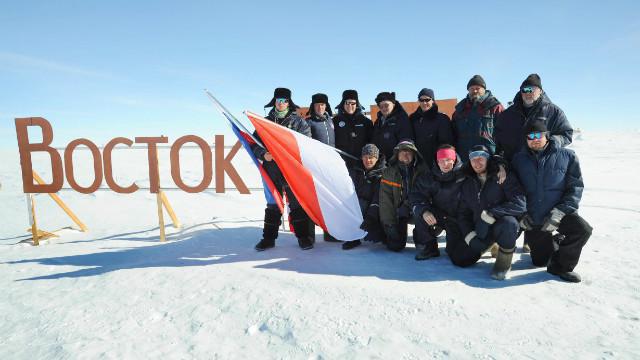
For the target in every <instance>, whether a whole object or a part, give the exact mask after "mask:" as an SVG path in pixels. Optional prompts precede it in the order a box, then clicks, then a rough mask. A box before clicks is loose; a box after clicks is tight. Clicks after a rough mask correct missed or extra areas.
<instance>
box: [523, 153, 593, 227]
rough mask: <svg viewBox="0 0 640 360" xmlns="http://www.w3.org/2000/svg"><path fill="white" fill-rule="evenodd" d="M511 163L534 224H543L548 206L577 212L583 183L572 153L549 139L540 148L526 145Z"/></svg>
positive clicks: (570, 212) (576, 158) (576, 161)
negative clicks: (534, 149) (544, 146)
mask: <svg viewBox="0 0 640 360" xmlns="http://www.w3.org/2000/svg"><path fill="white" fill-rule="evenodd" d="M512 166H513V169H514V171H515V172H516V174H517V175H518V177H519V178H520V181H521V182H522V185H523V186H524V189H525V191H526V193H527V212H528V213H529V216H530V217H531V219H532V220H533V225H542V224H543V222H544V219H545V217H546V216H547V215H548V214H549V212H550V211H551V209H553V208H554V207H555V208H558V210H560V211H562V212H563V213H565V214H572V213H575V212H576V211H578V205H579V203H580V199H581V198H582V191H583V190H584V182H583V180H582V172H581V171H580V164H579V162H578V157H577V156H576V154H575V152H573V150H571V149H567V148H562V147H560V146H559V145H558V144H557V143H556V142H553V141H549V142H548V145H547V147H546V148H545V149H544V150H542V151H540V152H536V151H532V150H529V148H528V147H527V148H525V149H523V150H522V151H520V152H519V153H517V154H516V155H515V156H514V158H513V161H512Z"/></svg>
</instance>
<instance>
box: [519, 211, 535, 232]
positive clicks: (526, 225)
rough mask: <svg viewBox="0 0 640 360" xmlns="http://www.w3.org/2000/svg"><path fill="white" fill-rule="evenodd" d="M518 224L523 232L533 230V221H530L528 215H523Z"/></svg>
mask: <svg viewBox="0 0 640 360" xmlns="http://www.w3.org/2000/svg"><path fill="white" fill-rule="evenodd" d="M518 224H519V225H520V229H522V230H524V231H529V230H533V219H531V216H529V214H524V216H523V217H522V218H521V219H520V222H518Z"/></svg>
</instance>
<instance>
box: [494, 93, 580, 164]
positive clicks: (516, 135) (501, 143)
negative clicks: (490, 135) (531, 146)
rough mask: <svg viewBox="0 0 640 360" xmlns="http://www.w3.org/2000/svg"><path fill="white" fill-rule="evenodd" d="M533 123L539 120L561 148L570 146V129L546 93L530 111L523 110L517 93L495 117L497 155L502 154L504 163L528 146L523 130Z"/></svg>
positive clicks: (571, 134) (571, 135)
mask: <svg viewBox="0 0 640 360" xmlns="http://www.w3.org/2000/svg"><path fill="white" fill-rule="evenodd" d="M535 120H541V121H542V122H544V124H545V125H546V127H547V130H548V131H549V132H550V133H551V135H552V137H551V139H552V140H553V142H555V143H556V144H558V145H560V146H561V147H565V146H567V145H569V144H571V141H572V137H573V128H572V127H571V124H569V120H567V117H566V116H565V114H564V112H563V111H562V109H560V108H559V107H558V106H557V105H555V104H554V103H552V102H551V100H550V99H549V97H548V96H547V93H544V92H543V93H542V95H541V96H540V98H539V99H538V100H537V101H536V103H535V104H533V106H532V107H531V108H529V109H527V108H525V107H524V103H523V101H522V96H521V95H520V93H517V94H516V96H515V98H514V99H513V105H511V106H510V107H509V108H507V110H505V111H504V112H502V113H501V114H500V115H499V116H498V121H497V122H496V129H495V140H496V153H497V154H502V155H503V156H504V157H505V159H507V161H511V160H512V159H513V156H514V155H515V154H516V153H517V152H519V151H520V150H522V149H523V148H526V147H527V141H526V138H525V134H524V132H523V129H524V128H525V127H526V126H527V124H529V123H530V122H533V121H535Z"/></svg>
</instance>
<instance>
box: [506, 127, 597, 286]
mask: <svg viewBox="0 0 640 360" xmlns="http://www.w3.org/2000/svg"><path fill="white" fill-rule="evenodd" d="M523 132H524V136H523V135H522V134H521V135H520V136H521V137H523V138H524V139H525V141H526V144H527V147H526V148H524V149H522V150H521V151H520V152H518V153H517V154H515V156H514V157H513V161H512V166H513V169H514V171H515V173H516V174H517V175H518V177H519V178H520V181H522V185H523V186H524V189H525V191H526V194H527V213H526V215H525V216H523V217H522V218H521V220H520V227H521V228H522V229H523V230H524V238H525V241H526V242H527V243H528V244H529V247H530V248H531V261H532V263H533V265H534V266H546V267H547V272H548V273H550V274H552V275H555V276H558V277H560V278H561V279H562V280H564V281H568V282H580V281H581V277H580V275H579V274H578V273H576V272H575V271H574V269H575V267H576V266H577V265H578V261H579V260H580V254H581V252H582V248H583V247H584V245H585V244H586V243H587V241H588V240H589V237H591V233H592V231H593V228H592V227H591V225H589V223H587V221H586V220H584V219H583V218H582V217H580V215H578V207H579V204H580V199H581V198H582V191H583V189H584V183H583V181H582V172H581V171H580V164H579V162H578V157H577V156H576V154H575V152H574V151H573V150H570V149H567V148H563V147H561V146H560V145H559V144H558V143H557V142H554V141H551V140H550V137H551V136H552V135H550V133H549V131H548V128H547V126H546V125H545V123H544V121H541V120H534V121H532V122H531V123H529V124H527V125H526V126H525V128H524V131H523Z"/></svg>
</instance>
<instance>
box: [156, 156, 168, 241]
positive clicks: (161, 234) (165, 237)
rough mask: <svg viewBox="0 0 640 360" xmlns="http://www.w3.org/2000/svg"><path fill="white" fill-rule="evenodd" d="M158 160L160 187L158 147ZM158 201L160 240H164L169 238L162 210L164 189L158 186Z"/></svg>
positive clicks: (157, 174)
mask: <svg viewBox="0 0 640 360" xmlns="http://www.w3.org/2000/svg"><path fill="white" fill-rule="evenodd" d="M156 161H157V163H158V165H157V166H156V171H157V172H156V178H157V179H158V187H159V186H160V184H161V183H160V158H159V156H158V149H157V148H156ZM156 203H157V205H158V226H159V227H160V241H161V242H164V241H166V240H167V236H166V233H165V231H164V213H163V212H162V189H160V188H158V193H157V194H156Z"/></svg>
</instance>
